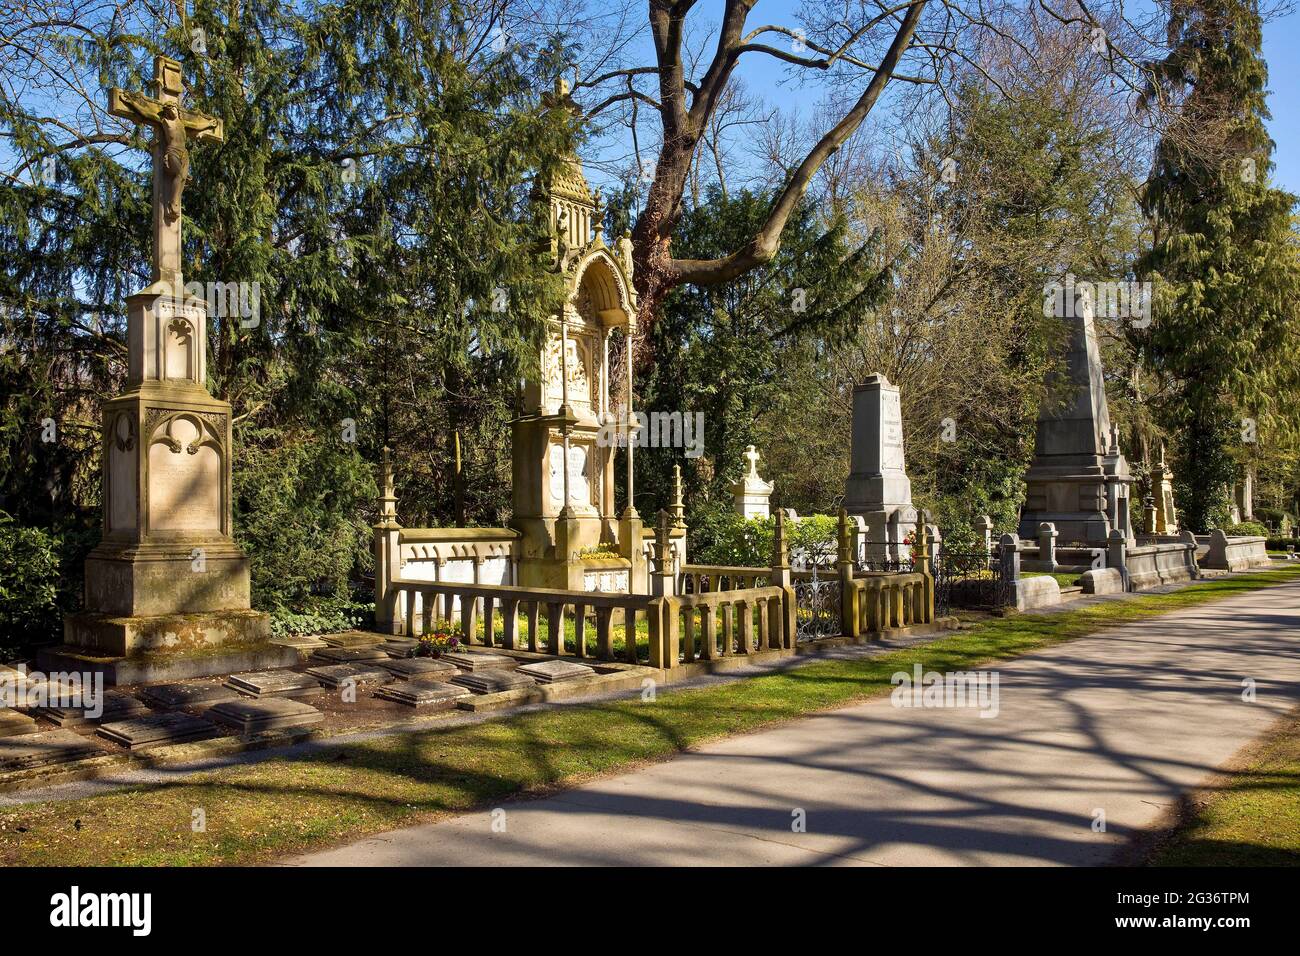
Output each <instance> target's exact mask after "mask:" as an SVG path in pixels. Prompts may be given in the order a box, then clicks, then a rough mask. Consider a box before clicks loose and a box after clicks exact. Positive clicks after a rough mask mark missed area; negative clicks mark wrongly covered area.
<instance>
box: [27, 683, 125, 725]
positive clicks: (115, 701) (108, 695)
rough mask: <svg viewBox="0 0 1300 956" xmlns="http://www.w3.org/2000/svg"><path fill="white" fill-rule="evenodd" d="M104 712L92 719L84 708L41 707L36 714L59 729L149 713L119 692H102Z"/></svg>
mask: <svg viewBox="0 0 1300 956" xmlns="http://www.w3.org/2000/svg"><path fill="white" fill-rule="evenodd" d="M101 705H102V706H103V709H104V712H103V713H102V714H100V715H99V716H98V717H92V716H90V715H89V713H88V709H87V708H85V707H59V706H55V707H41V708H40V709H39V710H38V711H37V713H39V714H42V715H43V716H45V717H48V718H50V720H52V721H54V723H55V724H56V725H57V726H59V727H80V726H82V725H84V724H104V723H108V722H110V721H114V720H127V719H128V718H131V717H138V716H141V715H143V714H147V713H149V708H148V707H146V706H145V705H144V703H143V702H141V701H139V700H137V699H136V698H134V697H132V696H131V695H130V694H128V693H125V692H124V691H120V690H106V691H104V698H103V700H102V701H101Z"/></svg>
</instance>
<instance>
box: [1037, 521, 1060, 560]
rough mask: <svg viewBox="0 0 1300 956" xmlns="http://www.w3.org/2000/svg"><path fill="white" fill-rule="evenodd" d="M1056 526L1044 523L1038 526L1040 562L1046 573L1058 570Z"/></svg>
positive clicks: (1048, 522)
mask: <svg viewBox="0 0 1300 956" xmlns="http://www.w3.org/2000/svg"><path fill="white" fill-rule="evenodd" d="M1056 538H1057V531H1056V526H1055V525H1054V524H1052V523H1051V522H1050V521H1044V522H1043V523H1042V524H1040V525H1039V526H1038V560H1039V561H1041V562H1043V564H1044V565H1046V567H1044V568H1043V570H1044V571H1055V570H1056Z"/></svg>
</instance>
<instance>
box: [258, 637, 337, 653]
mask: <svg viewBox="0 0 1300 956" xmlns="http://www.w3.org/2000/svg"><path fill="white" fill-rule="evenodd" d="M267 643H270V644H279V645H280V646H281V647H292V648H293V649H294V650H296V651H314V650H317V649H318V648H322V647H329V645H328V644H326V643H325V642H324V641H322V640H321V639H320V638H319V637H308V636H307V635H305V634H286V635H285V636H284V637H273V638H271V640H270V641H268V642H267Z"/></svg>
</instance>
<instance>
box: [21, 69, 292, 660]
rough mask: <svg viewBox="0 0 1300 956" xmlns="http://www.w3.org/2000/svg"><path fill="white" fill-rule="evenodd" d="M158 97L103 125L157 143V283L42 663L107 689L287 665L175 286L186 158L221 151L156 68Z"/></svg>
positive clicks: (119, 101) (122, 103)
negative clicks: (57, 643) (95, 503)
mask: <svg viewBox="0 0 1300 956" xmlns="http://www.w3.org/2000/svg"><path fill="white" fill-rule="evenodd" d="M154 86H155V91H154V95H153V96H152V97H149V96H142V95H139V94H135V93H130V92H126V91H123V90H119V89H113V90H111V91H110V95H109V110H110V112H111V113H112V114H113V115H115V116H120V117H124V118H126V119H129V120H132V121H134V122H136V123H140V124H144V125H147V126H149V127H151V129H152V131H153V217H154V223H153V238H154V248H153V281H152V283H151V284H150V285H149V286H147V287H146V288H145V289H143V290H142V291H140V292H138V293H136V294H135V295H132V296H130V297H129V298H128V299H127V340H128V348H129V359H128V366H127V387H126V391H125V392H123V393H122V394H121V395H119V396H117V397H116V398H113V399H110V400H108V401H106V402H104V404H103V423H104V424H103V428H104V432H103V465H102V467H103V498H104V535H103V539H102V541H101V543H100V544H99V546H98V547H96V548H95V549H94V550H93V551H92V552H91V553H90V555H89V556H88V557H87V559H86V585H85V608H86V609H85V611H84V612H82V613H79V614H75V615H69V616H68V617H67V618H66V619H65V621H64V641H65V646H64V647H62V648H59V649H57V650H55V651H52V652H47V654H46V655H45V656H46V657H49V658H52V659H54V660H53V661H52V662H54V663H58V664H60V665H62V666H76V664H77V661H76V660H75V659H77V658H80V659H81V660H80V663H81V664H82V665H83V666H84V665H87V664H88V662H89V661H92V660H93V661H94V663H95V666H96V667H97V669H101V670H104V671H105V673H106V676H107V677H108V679H109V680H110V681H112V682H117V683H128V682H133V681H138V680H150V679H163V678H171V677H189V676H198V675H199V674H210V673H222V672H225V671H229V670H234V669H237V668H244V667H247V666H249V665H250V664H252V665H255V666H278V665H281V664H292V663H294V660H295V656H294V652H293V651H292V650H291V649H288V648H284V647H278V646H272V645H269V644H267V638H268V637H269V635H270V619H269V617H268V616H267V615H266V614H263V613H261V612H257V611H253V610H250V608H249V573H248V559H247V558H246V557H245V556H244V554H243V553H242V552H241V551H240V549H239V547H238V546H237V545H236V544H235V542H234V540H233V539H232V538H231V481H230V474H231V454H232V436H231V421H230V405H229V403H227V402H224V401H221V400H219V399H216V398H214V397H213V396H212V395H211V394H210V393H209V392H208V390H207V384H206V379H207V373H206V360H207V320H208V315H207V308H206V305H205V303H204V302H203V300H201V299H195V298H190V297H187V296H186V294H185V290H184V284H183V282H182V279H181V194H182V192H183V191H184V188H185V180H186V177H187V176H188V171H189V144H191V143H213V142H221V140H222V124H221V121H220V120H218V119H213V118H211V117H207V116H203V115H201V114H198V113H193V112H190V111H189V110H185V109H183V108H182V107H181V71H180V64H179V63H178V62H177V61H175V60H172V59H169V58H167V57H163V56H160V57H156V58H155V60H154ZM47 666H48V665H47Z"/></svg>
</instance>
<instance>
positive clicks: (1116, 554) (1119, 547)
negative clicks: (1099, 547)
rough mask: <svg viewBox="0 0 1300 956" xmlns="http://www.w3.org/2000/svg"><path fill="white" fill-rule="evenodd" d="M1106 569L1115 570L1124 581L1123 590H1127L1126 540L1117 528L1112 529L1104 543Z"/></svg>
mask: <svg viewBox="0 0 1300 956" xmlns="http://www.w3.org/2000/svg"><path fill="white" fill-rule="evenodd" d="M1106 567H1108V568H1117V569H1118V570H1119V573H1120V576H1121V577H1122V578H1123V579H1124V590H1125V591H1127V590H1129V580H1128V539H1127V538H1126V537H1125V536H1124V532H1123V531H1121V530H1120V529H1119V528H1112V529H1111V532H1110V538H1109V539H1108V540H1107V542H1106Z"/></svg>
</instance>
